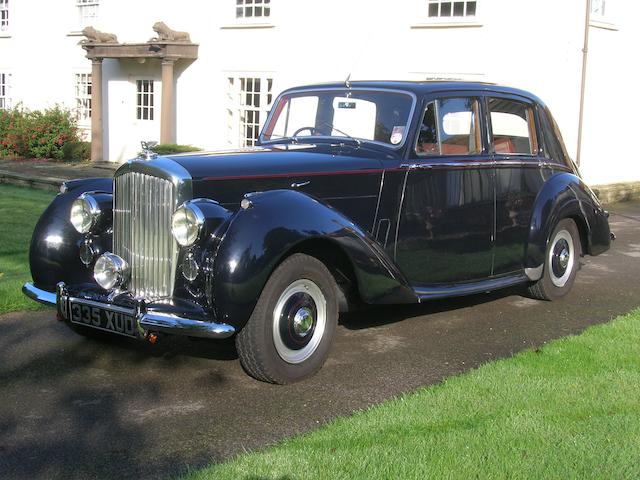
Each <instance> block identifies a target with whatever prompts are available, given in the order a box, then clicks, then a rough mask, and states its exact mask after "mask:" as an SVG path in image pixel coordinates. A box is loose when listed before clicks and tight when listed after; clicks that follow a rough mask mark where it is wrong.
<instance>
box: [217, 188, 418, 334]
mask: <svg viewBox="0 0 640 480" xmlns="http://www.w3.org/2000/svg"><path fill="white" fill-rule="evenodd" d="M250 200H251V204H252V205H251V206H250V207H249V208H247V209H241V210H239V211H238V212H237V213H236V214H235V216H234V217H233V218H232V219H231V222H230V224H229V227H228V229H227V231H226V233H225V234H224V236H223V237H222V239H221V242H220V246H219V248H218V251H217V254H216V257H215V262H214V267H213V268H214V271H215V274H214V276H213V278H214V279H215V280H214V285H213V287H212V290H213V304H214V309H215V310H216V318H217V319H218V320H219V321H222V322H225V323H230V324H232V325H234V326H235V327H236V328H242V326H244V324H245V323H246V322H247V320H248V319H249V317H250V315H251V312H252V311H253V309H254V307H255V305H256V303H257V301H258V298H259V296H260V293H261V292H262V289H263V288H264V286H265V284H266V282H267V280H268V278H269V276H270V275H271V272H272V271H273V270H274V269H275V268H276V266H277V265H278V264H279V263H280V262H281V261H282V260H283V259H284V258H285V257H286V256H287V254H288V252H290V251H292V250H293V249H295V248H296V246H297V245H298V244H300V243H301V242H303V241H305V240H309V239H324V240H328V241H331V242H334V243H335V244H336V245H337V246H339V247H340V248H341V249H342V250H343V251H344V253H345V254H346V255H347V257H348V258H349V260H350V262H351V264H352V266H353V270H354V273H355V276H356V281H357V283H358V289H359V292H360V295H361V297H362V299H363V300H364V301H365V302H370V303H407V302H416V301H417V298H416V296H415V294H414V292H413V290H412V289H411V288H410V287H409V286H408V284H407V282H406V280H405V279H404V277H403V276H402V274H401V273H400V272H399V271H398V270H397V267H396V266H395V265H394V263H393V262H392V261H391V260H390V259H389V258H388V257H387V256H386V255H385V253H384V252H383V251H382V249H381V248H380V247H379V246H378V245H377V244H376V243H375V242H374V241H373V240H372V239H371V238H369V237H368V236H367V234H366V233H365V232H363V231H362V230H361V229H360V227H358V226H357V225H355V224H354V223H353V222H352V221H350V220H349V219H348V218H346V217H345V216H344V215H342V214H341V213H340V212H338V211H336V210H334V209H333V208H331V207H329V206H327V205H325V204H323V203H321V202H319V201H318V200H316V199H314V198H311V197H309V196H308V195H305V194H303V193H301V192H297V191H293V190H273V191H269V192H264V193H258V194H253V195H252V196H251V197H250Z"/></svg>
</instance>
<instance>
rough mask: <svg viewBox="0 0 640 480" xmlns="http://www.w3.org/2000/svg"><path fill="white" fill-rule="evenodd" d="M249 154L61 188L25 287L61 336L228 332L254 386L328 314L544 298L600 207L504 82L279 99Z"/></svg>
mask: <svg viewBox="0 0 640 480" xmlns="http://www.w3.org/2000/svg"><path fill="white" fill-rule="evenodd" d="M259 144H260V146H258V147H256V148H252V149H249V150H242V151H235V152H219V153H208V154H201V153H198V154H188V155H176V156H167V157H156V156H154V155H151V154H147V155H145V156H143V157H144V158H138V159H135V160H132V161H129V162H128V163H126V164H124V165H122V166H121V167H120V168H119V169H118V171H117V172H116V173H115V178H113V179H111V178H99V179H88V180H75V181H70V182H67V183H66V184H65V185H64V187H63V189H62V192H61V193H60V194H59V195H58V196H57V197H56V199H55V200H54V201H53V202H52V204H51V205H50V206H49V208H48V209H47V210H46V211H45V213H44V214H43V216H42V218H41V219H40V221H39V222H38V225H37V226H36V229H35V232H34V235H33V240H32V243H31V250H30V260H31V273H32V276H33V283H28V284H26V285H25V286H24V292H25V293H26V294H27V295H28V296H29V297H31V298H33V299H34V300H37V301H40V302H44V303H48V304H51V305H57V309H58V318H59V319H61V320H64V321H66V322H68V323H69V325H70V326H71V327H72V328H74V329H75V330H76V331H78V332H80V333H83V334H90V333H91V332H95V331H96V330H102V331H107V332H112V333H114V334H120V335H127V336H132V337H136V338H141V339H147V340H149V341H152V342H154V341H155V340H156V339H157V337H158V335H159V334H161V333H162V334H178V335H187V336H193V337H205V338H214V339H215V338H225V337H230V336H232V335H235V341H236V345H237V350H238V354H239V356H240V361H241V363H242V365H243V367H244V368H245V370H246V371H247V372H248V373H249V374H250V375H252V376H254V377H255V378H257V379H260V380H264V381H268V382H274V383H288V382H293V381H296V380H300V379H302V378H304V377H307V376H309V375H312V374H313V373H315V372H316V371H317V370H318V369H319V368H320V367H321V366H322V364H323V363H324V361H325V359H326V358H327V355H328V353H329V349H330V346H331V341H332V337H333V335H334V331H335V328H336V324H337V321H338V313H339V311H343V310H345V309H347V308H349V306H350V305H354V304H362V303H365V304H392V303H398V304H399V303H418V302H424V301H428V300H431V299H435V298H442V297H450V296H457V295H467V294H473V293H476V292H486V291H488V290H494V289H498V288H503V287H508V286H512V285H516V284H522V285H523V286H527V287H528V289H529V292H530V294H531V295H532V296H534V297H536V298H540V299H546V300H552V299H555V298H558V297H561V296H563V295H565V294H567V293H568V291H569V290H570V288H571V286H572V284H573V282H574V279H575V276H576V272H577V270H578V267H579V258H580V256H581V255H584V254H589V255H598V254H599V253H602V252H604V251H605V250H607V249H608V248H609V244H610V232H609V224H608V220H607V216H608V215H607V212H605V211H604V210H603V209H602V207H601V206H600V204H599V202H598V200H597V198H596V197H595V195H594V194H593V192H592V191H591V190H590V189H589V187H587V186H586V185H585V184H584V183H583V181H582V180H581V179H580V174H579V173H578V170H577V168H576V166H575V165H574V163H573V162H572V161H571V160H570V158H569V156H568V155H567V152H566V150H565V147H564V145H563V142H562V139H561V136H560V132H559V131H558V127H557V126H556V123H555V122H554V120H553V118H552V116H551V114H550V112H549V110H548V109H547V108H546V107H545V106H544V104H543V103H542V102H541V101H540V100H538V99H537V98H536V97H535V96H533V95H531V94H529V93H526V92H523V91H520V90H515V89H512V88H505V87H499V86H495V85H490V84H481V83H464V82H422V83H411V82H352V83H348V82H347V83H346V84H344V83H343V84H327V85H317V86H309V87H301V88H294V89H290V90H287V91H285V92H284V93H282V94H281V95H280V96H279V97H278V98H277V99H276V101H275V103H274V104H273V107H272V109H271V112H270V115H269V118H268V119H267V121H266V124H265V126H264V128H263V130H262V132H261V135H260V141H259Z"/></svg>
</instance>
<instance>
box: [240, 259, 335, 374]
mask: <svg viewBox="0 0 640 480" xmlns="http://www.w3.org/2000/svg"><path fill="white" fill-rule="evenodd" d="M337 299H338V295H337V286H336V283H335V280H334V278H333V276H332V275H331V272H329V270H328V269H327V267H326V266H325V265H324V264H323V263H322V262H321V261H320V260H318V259H316V258H314V257H311V256H309V255H305V254H301V253H296V254H294V255H291V256H290V257H288V258H287V259H286V260H284V261H283V262H282V263H281V264H280V265H279V266H278V267H277V268H276V269H275V270H274V272H273V273H272V274H271V276H270V277H269V280H268V281H267V284H266V285H265V287H264V289H263V290H262V293H261V295H260V298H259V299H258V303H257V304H256V307H255V309H254V311H253V313H252V315H251V318H250V319H249V321H248V322H247V324H246V325H245V326H244V328H243V329H242V330H241V331H240V332H239V333H238V335H237V336H236V348H237V350H238V355H239V357H240V363H241V364H242V366H243V368H244V369H245V371H246V372H247V373H248V374H249V375H251V376H252V377H254V378H256V379H258V380H262V381H265V382H270V383H278V384H285V383H293V382H296V381H299V380H302V379H304V378H307V377H309V376H311V375H313V374H314V373H316V372H317V371H318V370H319V369H320V368H321V367H322V365H323V364H324V362H325V360H326V358H327V356H328V354H329V349H330V347H331V342H332V339H333V335H334V332H335V329H336V325H337V323H338V300H337Z"/></svg>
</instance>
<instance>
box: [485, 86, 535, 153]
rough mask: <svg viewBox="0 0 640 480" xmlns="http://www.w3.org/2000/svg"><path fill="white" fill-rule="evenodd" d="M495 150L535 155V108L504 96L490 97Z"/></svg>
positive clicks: (497, 151)
mask: <svg viewBox="0 0 640 480" xmlns="http://www.w3.org/2000/svg"><path fill="white" fill-rule="evenodd" d="M489 114H490V116H491V132H492V145H493V151H494V152H495V153H497V154H506V155H534V154H536V153H537V151H538V145H537V140H536V130H535V121H534V116H533V109H532V108H531V107H530V106H529V105H527V104H526V103H522V102H517V101H515V100H507V99H504V98H490V99H489Z"/></svg>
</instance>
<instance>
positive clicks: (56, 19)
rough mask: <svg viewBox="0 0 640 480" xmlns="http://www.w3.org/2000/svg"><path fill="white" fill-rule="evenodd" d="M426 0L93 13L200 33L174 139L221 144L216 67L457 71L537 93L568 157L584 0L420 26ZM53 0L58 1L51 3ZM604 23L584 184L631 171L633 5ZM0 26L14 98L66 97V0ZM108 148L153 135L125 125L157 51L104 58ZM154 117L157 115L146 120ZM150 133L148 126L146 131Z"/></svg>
mask: <svg viewBox="0 0 640 480" xmlns="http://www.w3.org/2000/svg"><path fill="white" fill-rule="evenodd" d="M425 4H426V0H397V1H395V2H391V1H388V0H386V1H383V0H379V1H372V0H351V1H349V2H345V1H344V0H325V1H323V2H315V1H314V2H311V1H308V0H272V2H271V10H272V15H271V18H270V19H269V20H268V24H263V25H261V26H260V27H261V28H241V27H244V26H243V25H240V24H238V22H237V21H236V19H235V18H234V11H235V10H234V9H235V1H234V0H219V1H216V2H203V1H198V0H183V1H182V2H179V3H176V2H169V1H168V0H136V1H124V0H103V1H101V4H100V16H99V20H98V21H97V22H96V25H95V26H96V28H98V29H99V30H103V31H107V32H112V33H115V34H116V35H117V36H118V39H119V41H121V42H141V41H146V40H148V39H149V38H151V37H152V36H154V35H155V34H154V32H153V31H152V29H151V26H152V25H153V23H155V22H156V21H158V20H163V21H165V22H166V23H167V24H168V25H169V26H170V27H171V28H173V29H176V30H185V31H188V32H189V33H190V34H191V38H192V40H193V41H194V42H196V43H199V45H200V47H199V58H198V59H197V60H196V61H195V62H193V63H190V64H187V63H184V61H180V62H179V63H178V64H177V65H176V74H177V79H176V84H177V87H176V95H177V109H176V111H177V141H178V143H183V144H193V145H197V146H200V147H202V148H206V149H216V148H228V147H229V143H228V139H227V131H228V129H227V112H226V107H227V80H226V78H227V76H231V75H238V74H240V75H241V74H245V73H246V74H253V73H255V74H260V75H265V74H271V75H272V76H273V78H274V87H273V89H274V93H277V92H278V91H280V90H282V89H284V88H287V87H290V86H294V85H299V84H305V83H317V82H324V81H333V80H343V79H345V78H346V76H347V75H348V74H349V73H351V78H352V79H354V80H365V79H425V78H465V79H478V80H484V81H492V82H497V83H502V84H506V85H510V86H515V87H520V88H523V89H525V90H530V91H532V92H533V93H535V94H537V95H538V96H539V97H540V98H541V99H542V100H543V101H545V102H546V103H547V104H548V105H549V107H550V108H551V110H552V112H553V113H554V115H555V117H556V120H557V121H558V123H559V125H560V128H561V130H562V132H563V135H564V139H565V143H566V144H567V148H568V150H569V152H570V154H571V155H573V156H575V153H576V147H577V130H578V112H579V99H580V75H581V68H582V46H583V35H584V14H585V8H586V5H587V2H586V0H563V1H558V0H555V1H554V0H478V15H477V17H476V19H474V20H473V22H468V23H467V24H465V25H463V26H457V27H452V26H450V25H449V26H441V27H438V28H434V27H433V26H432V25H428V24H427V23H426V20H427V18H426V15H423V16H421V14H420V12H421V11H424V12H426V8H425V6H424V5H425ZM60 5H64V6H63V7H62V8H61V6H60ZM607 9H608V10H609V11H610V12H613V14H612V16H611V18H612V19H613V24H614V29H610V28H607V29H604V28H599V27H593V26H592V27H590V46H589V47H590V48H589V62H588V78H587V84H586V101H585V122H584V132H583V145H582V165H581V169H582V172H583V175H584V177H585V179H586V180H587V181H588V182H589V183H609V182H617V181H632V180H640V162H639V161H638V159H637V158H636V157H637V156H638V154H637V153H635V149H634V148H633V146H632V145H629V139H632V138H634V136H635V132H634V131H633V129H634V127H635V122H634V120H635V119H634V117H632V115H633V114H634V113H635V112H634V111H633V110H634V107H636V106H637V105H638V102H637V100H636V98H635V95H633V94H631V93H627V92H632V91H633V82H634V80H635V72H636V71H637V70H638V69H639V67H640V59H639V56H638V55H637V54H636V52H635V49H636V47H637V46H638V45H640V41H639V40H640V30H639V29H638V28H636V26H637V24H638V13H639V12H638V10H639V7H638V5H637V2H628V1H622V0H608V1H607ZM11 25H12V28H11V30H10V31H9V32H8V33H9V35H8V36H7V35H0V71H7V72H9V73H11V74H12V76H13V79H12V85H13V89H12V97H13V102H14V104H15V103H16V102H18V101H21V102H23V104H24V105H25V106H26V107H29V108H43V107H47V106H51V105H53V104H56V103H61V104H65V105H67V106H69V107H73V105H74V77H73V74H74V73H76V72H79V71H86V72H88V71H90V69H91V64H90V62H89V60H87V59H85V58H84V51H83V50H82V48H81V47H80V46H78V45H77V43H78V42H79V41H80V40H81V39H82V38H83V37H80V36H77V35H72V34H71V32H73V31H77V30H78V24H77V12H76V7H75V2H74V0H64V1H62V0H57V1H56V2H51V1H47V0H23V1H20V2H17V1H16V2H11ZM103 76H104V82H105V83H104V85H105V105H104V111H105V117H104V118H105V125H107V126H108V129H107V130H108V131H107V132H106V135H105V155H106V156H107V157H108V158H109V159H110V160H113V161H123V160H125V159H127V158H129V157H131V156H132V155H134V154H135V152H137V151H138V149H139V141H140V140H142V139H145V140H151V139H156V140H157V139H158V137H159V119H160V109H159V106H160V92H159V91H158V92H157V96H156V103H157V106H158V108H157V111H156V118H157V119H158V121H156V122H154V124H153V125H140V122H138V124H137V125H136V122H135V120H134V119H135V109H134V108H132V107H131V105H132V104H133V102H134V101H135V98H134V95H135V79H136V78H154V79H157V80H159V79H160V65H159V62H155V61H148V62H147V63H145V64H143V65H141V64H138V63H137V62H135V61H116V60H105V63H104V73H103ZM155 124H157V125H155ZM154 134H155V137H153V135H154Z"/></svg>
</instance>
